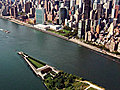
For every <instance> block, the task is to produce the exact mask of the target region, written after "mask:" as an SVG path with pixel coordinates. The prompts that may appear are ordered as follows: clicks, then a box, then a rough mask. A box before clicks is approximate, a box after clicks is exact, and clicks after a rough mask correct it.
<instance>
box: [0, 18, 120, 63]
mask: <svg viewBox="0 0 120 90" xmlns="http://www.w3.org/2000/svg"><path fill="white" fill-rule="evenodd" d="M0 18H1V19H6V20H8V21H11V22H14V23H16V24H19V25H22V26H27V27H29V28H32V29H35V30H37V31H41V32H43V33H47V34H50V35H53V36H56V37H59V38H61V39H64V40H66V41H69V42H73V43H76V44H78V45H81V46H84V47H86V48H88V49H90V50H93V51H95V52H98V53H100V54H104V55H105V56H104V57H105V58H108V59H111V60H112V61H114V62H117V63H120V61H118V60H114V59H112V58H111V57H113V58H117V59H120V55H116V54H113V53H110V52H108V51H105V50H101V49H100V48H98V47H95V46H93V45H90V44H86V43H84V42H82V41H80V40H78V39H73V38H71V39H68V38H67V37H65V36H61V35H59V34H56V33H53V32H50V31H45V30H41V29H38V28H35V27H34V26H33V25H30V24H27V23H25V22H22V21H19V20H17V19H14V18H10V17H6V16H0ZM100 54H99V55H100ZM106 55H108V56H111V57H107V56H106ZM101 56H103V55H101Z"/></svg>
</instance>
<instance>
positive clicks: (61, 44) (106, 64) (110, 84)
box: [0, 19, 120, 90]
mask: <svg viewBox="0 0 120 90" xmlns="http://www.w3.org/2000/svg"><path fill="white" fill-rule="evenodd" d="M0 29H5V30H9V31H10V32H11V33H9V34H7V33H4V32H2V31H0V90H46V88H45V87H44V85H43V83H42V81H41V79H40V78H38V77H37V76H36V75H35V74H34V73H33V72H32V70H31V69H30V68H29V66H28V65H27V64H26V62H25V61H24V60H23V59H22V58H21V57H20V56H19V55H17V51H23V52H25V53H27V54H29V55H31V56H33V57H34V58H37V59H39V60H42V61H44V62H45V63H47V64H49V65H52V66H54V67H56V68H57V69H59V70H63V71H65V72H68V73H72V74H75V75H77V76H80V77H83V78H85V79H87V80H90V81H92V82H93V83H96V84H97V85H100V86H102V87H104V88H106V89H107V90H120V64H118V63H116V62H113V61H112V60H109V59H107V58H105V57H102V56H101V55H99V54H96V53H95V52H94V51H91V50H89V49H87V48H85V47H82V46H80V45H77V44H74V43H72V42H68V41H66V40H63V39H60V38H57V37H55V36H52V35H48V34H46V33H42V32H40V31H36V30H33V29H31V28H28V27H25V26H21V25H17V24H15V23H12V22H10V21H7V20H3V19H0Z"/></svg>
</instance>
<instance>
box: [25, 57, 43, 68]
mask: <svg viewBox="0 0 120 90" xmlns="http://www.w3.org/2000/svg"><path fill="white" fill-rule="evenodd" d="M27 59H28V60H29V61H30V62H31V63H32V64H33V65H34V66H36V67H37V68H40V67H43V66H44V65H43V64H41V63H39V62H37V61H35V60H32V59H31V58H27Z"/></svg>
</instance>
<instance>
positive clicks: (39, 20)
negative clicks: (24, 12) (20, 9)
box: [35, 8, 45, 24]
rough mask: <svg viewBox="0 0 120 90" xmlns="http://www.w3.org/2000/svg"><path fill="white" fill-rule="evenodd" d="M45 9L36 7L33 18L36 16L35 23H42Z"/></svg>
mask: <svg viewBox="0 0 120 90" xmlns="http://www.w3.org/2000/svg"><path fill="white" fill-rule="evenodd" d="M44 14H45V9H44V8H37V9H36V11H35V18H36V24H44V22H45V19H44Z"/></svg>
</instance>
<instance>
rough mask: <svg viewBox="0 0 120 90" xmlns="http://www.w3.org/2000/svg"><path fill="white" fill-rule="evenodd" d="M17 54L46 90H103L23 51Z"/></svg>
mask: <svg viewBox="0 0 120 90" xmlns="http://www.w3.org/2000/svg"><path fill="white" fill-rule="evenodd" d="M18 54H19V55H20V56H21V57H22V58H23V59H24V60H25V61H26V62H27V64H28V65H29V66H30V68H31V69H32V70H33V72H34V73H35V74H36V75H37V76H39V77H40V78H41V79H42V81H43V83H44V85H45V86H46V88H47V89H48V90H105V89H104V88H102V87H99V86H97V85H95V84H93V83H91V82H90V81H87V80H84V79H83V78H81V77H78V76H76V75H73V74H69V73H66V72H63V71H62V70H57V69H56V68H55V67H52V66H50V65H47V64H46V63H44V62H42V61H40V60H37V59H35V58H33V57H31V56H29V55H27V54H26V53H24V52H18Z"/></svg>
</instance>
